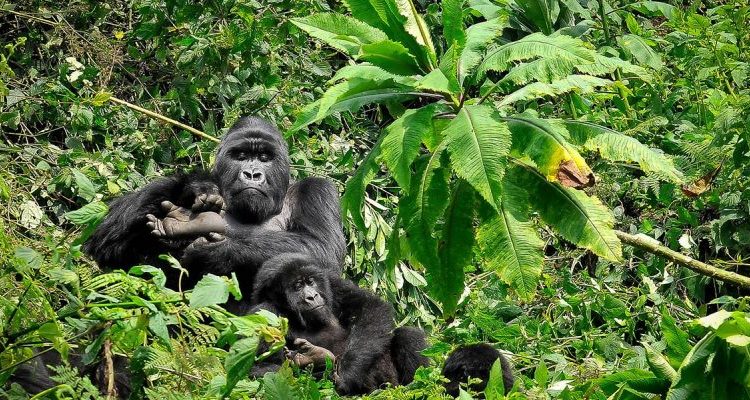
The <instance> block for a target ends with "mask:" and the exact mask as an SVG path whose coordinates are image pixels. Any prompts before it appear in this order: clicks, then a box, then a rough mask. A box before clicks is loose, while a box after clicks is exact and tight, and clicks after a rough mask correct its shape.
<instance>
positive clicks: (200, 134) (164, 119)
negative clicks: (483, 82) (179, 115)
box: [109, 96, 219, 143]
mask: <svg viewBox="0 0 750 400" xmlns="http://www.w3.org/2000/svg"><path fill="white" fill-rule="evenodd" d="M109 100H111V101H114V102H115V103H117V104H121V105H123V106H125V107H127V108H130V109H131V110H135V111H138V112H139V113H143V114H146V115H148V116H149V117H151V118H156V119H158V120H160V121H162V122H166V123H168V124H170V125H174V126H176V127H178V128H182V129H184V130H186V131H188V132H190V133H192V134H193V135H195V136H198V137H200V138H203V139H206V140H210V141H212V142H214V143H219V139H217V138H215V137H213V136H211V135H209V134H207V133H205V132H201V131H199V130H197V129H195V128H193V127H192V126H189V125H185V124H183V123H182V122H179V121H176V120H173V119H172V118H169V117H165V116H163V115H161V114H157V113H155V112H153V111H150V110H147V109H145V108H143V107H139V106H137V105H135V104H132V103H128V102H127V101H125V100H121V99H118V98H117V97H114V96H112V97H110V98H109Z"/></svg>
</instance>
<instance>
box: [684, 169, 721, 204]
mask: <svg viewBox="0 0 750 400" xmlns="http://www.w3.org/2000/svg"><path fill="white" fill-rule="evenodd" d="M722 164H723V163H722ZM722 164H719V166H718V167H716V169H713V170H711V171H709V172H708V173H707V174H706V175H703V176H702V177H701V178H700V179H698V180H697V181H695V182H694V183H688V184H685V185H682V193H684V194H685V196H687V197H698V196H700V195H702V194H703V193H705V192H706V190H708V189H710V188H711V185H712V184H713V183H714V179H716V176H717V175H719V171H720V170H721V166H722Z"/></svg>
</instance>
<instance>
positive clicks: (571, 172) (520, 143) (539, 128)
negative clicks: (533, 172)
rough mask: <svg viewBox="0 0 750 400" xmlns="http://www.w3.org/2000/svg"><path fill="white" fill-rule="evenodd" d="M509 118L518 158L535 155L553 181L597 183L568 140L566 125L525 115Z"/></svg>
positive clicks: (532, 157) (540, 166) (544, 171)
mask: <svg viewBox="0 0 750 400" xmlns="http://www.w3.org/2000/svg"><path fill="white" fill-rule="evenodd" d="M505 120H506V121H507V122H508V128H509V129H510V132H511V133H512V134H513V142H512V143H513V144H512V147H511V154H513V155H514V156H515V157H517V158H522V157H524V156H526V157H529V158H531V160H533V161H534V163H535V164H536V167H537V169H538V170H539V171H541V172H542V173H543V174H544V176H545V177H546V178H547V179H548V180H550V181H556V182H562V183H563V184H564V185H565V186H570V187H583V186H589V185H590V184H592V183H593V180H594V173H593V171H591V168H590V167H589V166H588V164H586V161H585V160H584V159H583V157H581V155H580V154H578V151H577V150H576V149H575V147H574V146H573V145H571V144H570V143H568V141H567V139H568V138H569V135H568V132H567V131H566V130H565V127H564V126H562V125H561V124H559V123H551V122H550V121H548V120H543V119H538V118H531V117H525V116H512V117H506V118H505ZM575 182H577V184H575Z"/></svg>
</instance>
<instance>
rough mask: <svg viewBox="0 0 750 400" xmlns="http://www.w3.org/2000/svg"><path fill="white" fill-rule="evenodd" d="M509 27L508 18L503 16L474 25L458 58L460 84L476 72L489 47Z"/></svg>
mask: <svg viewBox="0 0 750 400" xmlns="http://www.w3.org/2000/svg"><path fill="white" fill-rule="evenodd" d="M507 25H508V18H507V17H505V16H503V17H499V18H495V19H491V20H489V21H485V22H480V23H478V24H474V25H472V26H470V27H469V29H467V30H466V44H465V45H464V47H463V50H462V51H461V56H460V57H459V58H458V66H457V71H458V81H459V83H460V84H463V82H464V80H465V79H466V77H467V76H470V75H471V74H472V73H473V72H474V69H475V68H476V66H477V65H479V62H480V61H481V60H482V55H483V54H484V51H485V49H486V48H487V46H488V45H489V44H490V43H492V42H493V41H494V40H495V39H497V38H498V37H499V36H500V35H501V34H502V33H503V29H504V28H505V27H506V26H507Z"/></svg>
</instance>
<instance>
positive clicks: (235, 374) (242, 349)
mask: <svg viewBox="0 0 750 400" xmlns="http://www.w3.org/2000/svg"><path fill="white" fill-rule="evenodd" d="M258 342H259V337H258V336H251V337H247V338H243V339H240V340H238V341H236V342H234V344H233V345H232V347H230V348H229V353H228V354H227V357H226V359H225V360H224V368H225V369H226V371H227V382H226V385H224V387H223V389H222V394H223V395H224V396H227V395H229V393H231V392H232V389H233V388H234V386H235V385H237V382H239V381H240V380H242V379H246V378H247V376H248V374H249V373H250V369H251V368H252V367H253V364H255V354H256V353H257V351H258Z"/></svg>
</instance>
